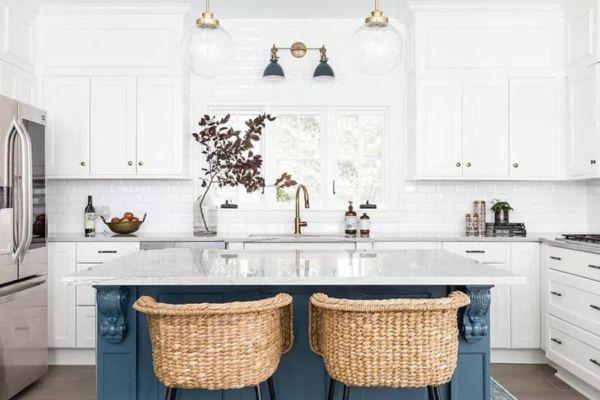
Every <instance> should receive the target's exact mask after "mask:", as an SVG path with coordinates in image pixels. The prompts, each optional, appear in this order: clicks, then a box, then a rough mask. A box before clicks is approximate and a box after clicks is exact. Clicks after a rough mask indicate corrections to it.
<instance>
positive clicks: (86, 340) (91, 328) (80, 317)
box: [75, 306, 96, 349]
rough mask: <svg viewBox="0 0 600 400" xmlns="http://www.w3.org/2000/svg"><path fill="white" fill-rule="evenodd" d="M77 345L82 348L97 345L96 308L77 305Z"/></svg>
mask: <svg viewBox="0 0 600 400" xmlns="http://www.w3.org/2000/svg"><path fill="white" fill-rule="evenodd" d="M75 342H76V346H77V348H80V349H93V348H94V347H96V308H95V307H81V306H79V307H77V334H76V340H75Z"/></svg>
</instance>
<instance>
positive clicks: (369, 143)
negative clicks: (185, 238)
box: [195, 106, 393, 210]
mask: <svg viewBox="0 0 600 400" xmlns="http://www.w3.org/2000/svg"><path fill="white" fill-rule="evenodd" d="M263 112H266V113H269V114H271V115H273V116H275V117H276V118H277V119H276V120H275V121H274V122H272V123H271V124H267V127H266V129H265V130H264V135H263V138H262V140H261V142H260V144H259V145H258V146H257V147H256V148H257V151H258V152H260V154H262V156H263V160H264V164H263V176H264V177H265V179H266V181H267V183H269V182H272V181H274V180H275V179H276V177H277V176H280V175H281V174H282V173H283V172H287V173H290V174H291V175H292V177H293V179H294V180H296V181H297V182H299V183H302V184H305V185H306V186H307V187H308V190H309V193H310V201H311V208H312V209H317V210H340V209H345V208H346V207H347V204H348V201H353V203H354V205H355V208H358V206H359V205H360V204H364V203H366V202H367V201H369V202H370V203H371V204H376V205H377V206H378V208H379V209H389V208H391V206H390V204H393V201H392V199H390V193H391V192H392V190H391V189H390V187H389V185H388V184H386V182H390V181H391V179H390V177H389V170H390V168H386V166H389V165H390V163H391V161H390V156H389V154H390V153H391V152H390V150H389V146H386V144H387V143H389V135H390V128H389V126H390V123H389V108H388V107H385V106H369V107H366V106H365V107H337V106H328V107H312V106H311V107H307V106H302V107H256V108H254V107H243V106H219V107H210V108H209V114H214V115H217V116H224V115H226V114H231V116H232V117H231V125H232V126H233V127H234V128H236V129H240V130H243V129H244V127H245V121H246V120H248V119H250V118H252V117H254V116H256V115H258V114H259V113H263ZM201 156H202V155H201V154H197V155H196V159H195V163H196V164H197V165H200V164H201V163H202V157H201ZM294 194H295V188H289V189H285V190H280V191H276V190H275V189H274V188H266V189H265V191H264V193H261V192H257V193H252V194H248V193H246V191H245V189H244V188H242V187H238V188H221V189H217V190H215V191H214V192H213V199H212V201H213V203H214V204H215V205H219V204H223V203H225V201H226V200H229V201H230V202H233V203H236V204H238V206H239V208H241V209H260V210H265V209H267V210H279V209H291V208H293V206H294Z"/></svg>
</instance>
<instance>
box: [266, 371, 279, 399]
mask: <svg viewBox="0 0 600 400" xmlns="http://www.w3.org/2000/svg"><path fill="white" fill-rule="evenodd" d="M267 385H269V398H270V399H271V400H277V398H276V397H275V384H274V383H273V377H270V378H269V379H267Z"/></svg>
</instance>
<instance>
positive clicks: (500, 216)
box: [490, 199, 513, 224]
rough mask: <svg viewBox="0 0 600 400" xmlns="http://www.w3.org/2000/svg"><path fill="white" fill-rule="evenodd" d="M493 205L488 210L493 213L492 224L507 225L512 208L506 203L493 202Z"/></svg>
mask: <svg viewBox="0 0 600 400" xmlns="http://www.w3.org/2000/svg"><path fill="white" fill-rule="evenodd" d="M493 203H494V205H493V206H492V207H491V208H490V210H492V211H493V212H494V222H495V223H496V224H508V221H509V213H510V211H512V209H513V208H512V207H511V206H510V204H509V203H508V202H507V201H501V200H498V199H496V200H493Z"/></svg>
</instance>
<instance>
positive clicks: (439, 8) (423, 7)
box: [406, 0, 564, 15]
mask: <svg viewBox="0 0 600 400" xmlns="http://www.w3.org/2000/svg"><path fill="white" fill-rule="evenodd" d="M406 2H407V5H408V8H409V9H410V10H411V11H412V12H413V13H418V12H430V13H457V12H472V13H484V12H528V13H552V14H560V15H562V14H564V12H563V8H562V4H561V3H560V2H559V1H558V0H547V1H542V0H539V1H535V0H532V1H522V2H521V1H519V2H516V1H514V0H499V1H489V0H470V1H469V0H406Z"/></svg>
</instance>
